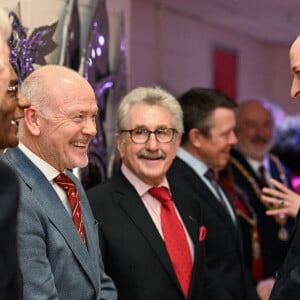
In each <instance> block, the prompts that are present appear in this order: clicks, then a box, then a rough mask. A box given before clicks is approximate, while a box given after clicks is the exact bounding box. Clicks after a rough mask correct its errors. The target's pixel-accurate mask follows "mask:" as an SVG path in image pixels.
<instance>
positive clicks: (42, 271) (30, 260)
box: [18, 199, 59, 300]
mask: <svg viewBox="0 0 300 300" xmlns="http://www.w3.org/2000/svg"><path fill="white" fill-rule="evenodd" d="M27 200H29V199H25V201H21V203H20V211H21V213H20V214H19V220H18V221H19V222H18V246H19V257H21V258H22V259H20V267H21V271H22V274H23V278H24V285H26V289H25V290H24V298H25V299H31V300H35V299H36V300H38V299H52V300H58V299H59V298H58V293H57V290H56V286H55V281H54V277H53V272H52V270H51V266H50V262H49V259H48V257H47V245H46V240H47V237H46V235H45V231H44V230H43V228H44V226H43V224H42V219H41V218H39V216H38V212H37V210H36V209H35V208H34V207H32V205H31V202H30V201H27Z"/></svg>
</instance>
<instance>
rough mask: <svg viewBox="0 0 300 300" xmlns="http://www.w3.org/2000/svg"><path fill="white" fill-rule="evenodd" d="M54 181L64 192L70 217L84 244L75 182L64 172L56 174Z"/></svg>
mask: <svg viewBox="0 0 300 300" xmlns="http://www.w3.org/2000/svg"><path fill="white" fill-rule="evenodd" d="M54 181H55V183H56V184H58V185H59V186H60V187H61V188H63V189H64V191H65V192H66V194H67V197H68V200H69V202H70V206H71V209H72V218H73V222H74V225H75V227H76V228H77V230H78V233H79V235H80V237H81V239H82V240H83V243H84V244H85V245H86V239H85V233H84V228H83V223H82V218H81V210H80V202H79V195H78V191H77V189H76V186H75V183H74V182H73V181H72V180H71V178H70V177H68V176H67V175H66V174H64V173H60V174H59V175H58V176H56V177H55V178H54Z"/></svg>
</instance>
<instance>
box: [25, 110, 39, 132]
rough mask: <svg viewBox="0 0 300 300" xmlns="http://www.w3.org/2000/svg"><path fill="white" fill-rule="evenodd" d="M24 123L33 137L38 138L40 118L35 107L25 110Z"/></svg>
mask: <svg viewBox="0 0 300 300" xmlns="http://www.w3.org/2000/svg"><path fill="white" fill-rule="evenodd" d="M24 121H25V123H26V127H27V128H28V130H29V131H30V132H31V134H32V135H35V136H37V135H39V134H40V132H41V130H40V118H39V115H38V111H37V110H36V109H35V108H34V107H29V108H26V109H24Z"/></svg>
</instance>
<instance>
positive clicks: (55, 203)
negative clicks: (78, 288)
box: [5, 148, 98, 290]
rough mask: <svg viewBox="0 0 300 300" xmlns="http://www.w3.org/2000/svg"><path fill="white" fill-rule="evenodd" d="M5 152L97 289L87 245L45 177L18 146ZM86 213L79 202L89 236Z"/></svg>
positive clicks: (93, 266)
mask: <svg viewBox="0 0 300 300" xmlns="http://www.w3.org/2000/svg"><path fill="white" fill-rule="evenodd" d="M5 156H6V157H7V159H8V160H9V161H10V162H11V163H12V164H13V166H14V167H15V168H16V170H17V172H18V173H19V175H20V177H21V178H22V179H23V181H24V182H25V183H26V184H27V185H28V186H29V187H30V188H31V189H32V192H33V194H34V195H35V198H36V199H37V200H38V201H39V202H40V204H41V206H42V207H43V210H44V211H45V214H46V215H47V216H48V218H49V220H50V222H52V224H53V226H54V227H55V228H56V229H57V230H58V231H59V232H60V233H61V235H62V236H63V237H64V239H65V241H66V243H67V244H68V245H69V247H70V249H71V251H72V252H73V254H74V256H75V257H76V258H77V259H78V262H79V263H80V264H81V266H82V268H83V269H84V270H85V272H86V273H87V275H88V276H89V278H90V279H91V281H92V282H93V284H94V286H95V289H96V290H97V289H98V288H97V286H98V282H97V275H96V273H95V265H94V262H92V261H91V258H90V255H89V253H88V251H87V248H86V247H85V246H84V244H83V242H82V240H81V238H80V236H79V234H78V232H77V229H76V227H75V226H74V224H73V220H72V218H71V217H70V215H69V214H68V212H67V210H66V209H65V207H64V206H63V204H62V202H61V200H60V199H59V197H58V196H57V194H56V192H55V190H54V189H53V187H52V186H51V184H50V183H49V181H48V180H47V179H46V177H45V176H44V174H43V173H42V172H41V171H40V170H39V169H38V168H37V167H36V166H35V165H34V164H33V163H32V162H31V161H30V160H29V159H28V158H27V157H26V156H25V155H24V154H23V153H22V152H21V151H20V150H19V149H18V148H15V149H9V150H7V153H6V154H5ZM86 214H87V211H86V207H85V205H82V216H83V219H85V222H84V226H85V230H86V233H87V236H89V232H91V225H90V223H89V222H87V221H86V219H87V217H85V216H86ZM89 242H90V241H88V243H89Z"/></svg>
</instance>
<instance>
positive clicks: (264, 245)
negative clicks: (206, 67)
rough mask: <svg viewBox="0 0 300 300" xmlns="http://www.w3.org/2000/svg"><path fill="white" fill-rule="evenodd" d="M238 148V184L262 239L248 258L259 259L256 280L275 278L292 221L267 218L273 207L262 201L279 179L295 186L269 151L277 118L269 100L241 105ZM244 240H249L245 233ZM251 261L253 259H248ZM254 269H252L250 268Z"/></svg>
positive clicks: (233, 161)
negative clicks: (244, 194) (268, 210)
mask: <svg viewBox="0 0 300 300" xmlns="http://www.w3.org/2000/svg"><path fill="white" fill-rule="evenodd" d="M236 117H237V128H236V134H237V138H238V144H237V146H236V147H235V148H234V149H232V153H231V154H232V155H231V159H230V161H231V164H232V170H233V176H234V181H235V183H236V184H237V185H238V186H239V187H240V188H241V189H243V190H244V191H245V192H246V193H247V196H248V200H249V202H250V205H251V206H252V208H253V210H254V211H255V214H256V217H257V228H258V236H259V239H258V240H256V244H254V243H253V244H252V245H251V244H250V245H249V251H247V255H251V256H252V258H255V260H256V262H257V264H256V266H252V273H253V276H254V278H255V279H256V280H261V279H266V278H270V282H271V283H272V281H273V280H272V278H273V277H274V276H275V272H276V270H277V268H278V267H279V264H280V263H281V261H282V258H283V255H284V253H285V250H286V247H287V243H288V240H289V236H290V232H291V227H292V219H288V218H287V216H285V215H284V214H282V215H280V216H279V215H276V216H274V217H270V216H267V215H266V210H267V209H268V208H269V206H268V205H269V204H267V203H266V202H262V200H261V189H262V188H263V187H266V186H269V187H272V185H271V183H270V179H271V178H275V179H277V180H279V181H281V182H282V183H284V184H285V185H286V186H288V187H291V181H290V174H289V172H288V170H287V169H286V167H285V166H284V165H283V164H282V163H281V162H280V160H279V159H278V158H277V157H275V156H274V155H271V154H270V153H269V150H270V148H271V145H272V141H273V136H274V116H273V113H272V106H271V103H270V102H268V101H267V100H256V99H251V100H247V101H244V102H241V104H240V105H239V107H238V109H237V114H236ZM243 237H244V238H245V239H246V238H247V233H246V232H244V234H243ZM247 261H251V258H249V257H248V258H247ZM249 267H251V266H249Z"/></svg>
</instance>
